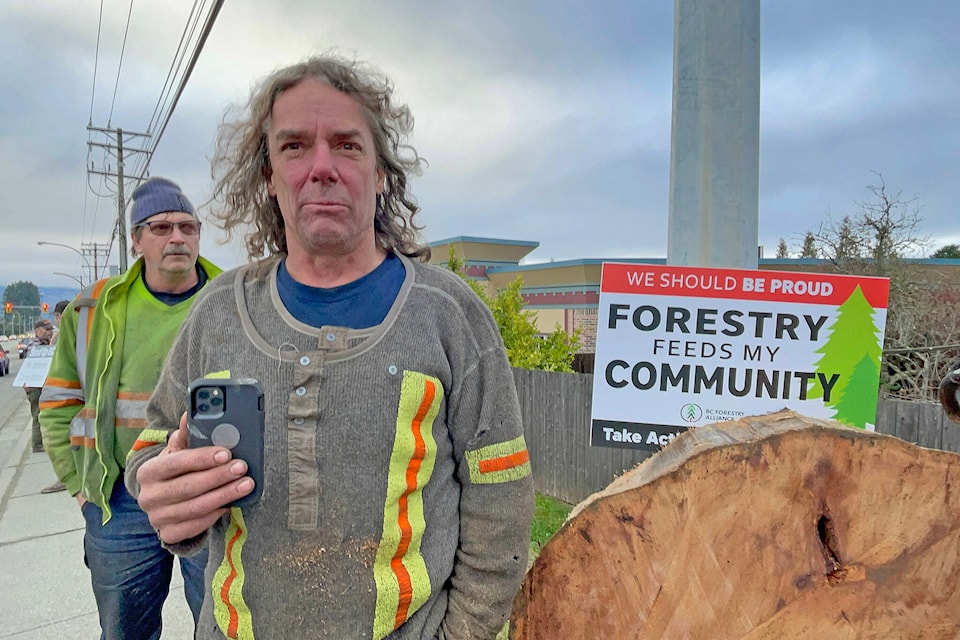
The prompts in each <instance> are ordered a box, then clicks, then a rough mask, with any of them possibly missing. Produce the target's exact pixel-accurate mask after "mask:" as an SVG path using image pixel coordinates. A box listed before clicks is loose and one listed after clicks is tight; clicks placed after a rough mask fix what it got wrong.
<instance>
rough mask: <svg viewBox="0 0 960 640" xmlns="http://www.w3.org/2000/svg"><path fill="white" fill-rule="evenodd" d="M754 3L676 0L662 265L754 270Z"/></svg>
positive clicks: (757, 138)
mask: <svg viewBox="0 0 960 640" xmlns="http://www.w3.org/2000/svg"><path fill="white" fill-rule="evenodd" d="M759 190H760V0H675V9H674V50H673V122H672V136H671V142H670V218H669V227H668V233H667V263H668V264H671V265H690V266H701V267H728V268H742V269H756V268H757V257H758V256H757V253H758V251H757V238H758V234H757V227H758V217H759V215H758V200H759Z"/></svg>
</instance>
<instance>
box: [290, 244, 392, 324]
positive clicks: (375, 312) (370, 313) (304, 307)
mask: <svg viewBox="0 0 960 640" xmlns="http://www.w3.org/2000/svg"><path fill="white" fill-rule="evenodd" d="M405 277H406V269H404V268H403V263H402V262H400V259H399V258H397V257H396V256H395V255H394V254H392V253H388V254H387V257H386V258H385V259H384V260H383V262H381V263H380V265H379V266H378V267H377V268H376V269H374V270H373V271H371V272H370V273H368V274H367V275H365V276H363V277H362V278H359V279H358V280H354V281H353V282H349V283H347V284H345V285H341V286H339V287H333V288H330V289H324V288H321V287H310V286H307V285H305V284H301V283H299V282H297V281H296V280H294V279H293V277H292V276H291V275H290V272H288V271H287V265H286V260H284V261H283V262H281V263H280V268H279V269H278V271H277V289H278V290H279V292H280V300H281V301H282V302H283V306H285V307H286V308H287V311H289V312H290V315H292V316H293V317H294V318H296V319H297V320H299V321H300V322H302V323H304V324H308V325H310V326H311V327H322V326H324V325H326V326H333V327H347V328H349V329H366V328H368V327H375V326H376V325H378V324H380V323H381V322H383V319H384V318H386V317H387V313H388V312H389V311H390V307H391V306H393V302H394V300H396V299H397V295H398V294H399V293H400V287H401V286H402V285H403V279H404V278H405Z"/></svg>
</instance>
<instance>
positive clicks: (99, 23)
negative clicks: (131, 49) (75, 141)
mask: <svg viewBox="0 0 960 640" xmlns="http://www.w3.org/2000/svg"><path fill="white" fill-rule="evenodd" d="M102 31H103V0H100V14H99V16H98V18H97V47H96V49H95V50H94V54H93V86H91V88H90V118H89V120H87V127H88V129H87V159H86V163H87V164H89V163H90V150H91V149H92V147H91V146H90V143H91V142H92V141H93V134H92V132H91V131H90V129H89V127H92V126H93V104H94V98H96V95H97V68H98V66H99V63H100V34H101V32H102ZM89 175H90V174H89V173H88V174H87V182H88V183H89ZM89 196H90V189H89V184H88V188H87V189H84V191H83V217H82V218H81V222H80V241H81V242H83V234H84V232H85V231H86V228H87V204H88V202H89ZM99 202H100V199H99V198H97V209H99V208H100V207H99ZM95 224H96V213H94V224H92V225H91V229H90V237H91V238H92V237H93V226H94V225H95Z"/></svg>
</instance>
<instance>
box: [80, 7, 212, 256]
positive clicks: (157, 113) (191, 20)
mask: <svg viewBox="0 0 960 640" xmlns="http://www.w3.org/2000/svg"><path fill="white" fill-rule="evenodd" d="M133 2H134V0H130V8H129V11H128V14H127V24H126V27H125V29H124V35H123V45H122V47H121V52H120V61H119V65H118V68H117V79H116V84H115V85H114V91H113V98H112V100H111V104H110V116H109V118H108V121H107V128H108V129H109V128H112V120H113V111H114V107H115V105H116V98H117V91H118V87H119V84H120V71H121V69H122V65H123V53H124V51H125V49H126V42H127V35H128V32H129V28H130V19H131V15H132V13H133ZM223 2H224V0H214V2H213V5H212V6H211V7H210V9H209V11H208V12H207V15H206V18H205V19H204V21H203V27H202V29H201V32H200V35H199V37H198V39H197V42H196V44H195V45H194V47H193V50H192V52H191V53H190V55H189V61H188V62H187V65H186V68H185V70H184V71H183V73H182V75H181V77H180V79H179V81H178V82H177V83H176V84H177V87H176V90H175V91H174V92H173V94H172V95H173V98H172V100H171V99H170V96H171V89H172V87H173V85H174V79H175V78H176V77H177V75H178V74H180V73H181V70H183V69H184V66H183V65H184V59H186V57H187V55H186V52H187V48H188V47H187V46H186V45H188V44H189V42H190V41H192V40H193V37H194V34H195V33H196V29H197V25H199V24H200V16H201V15H203V8H204V7H205V6H206V4H207V2H206V0H202V2H201V0H194V3H193V7H192V8H191V10H190V15H189V16H188V17H187V22H186V24H185V26H184V31H183V34H182V35H181V38H180V43H179V44H178V46H177V51H176V53H175V54H174V58H173V61H172V62H171V66H170V70H169V71H168V73H167V78H166V80H165V81H164V84H163V88H162V89H161V93H160V97H159V99H158V101H157V106H156V107H155V108H154V112H153V114H152V115H151V117H150V121H149V123H148V126H147V131H146V132H147V133H148V134H152V135H151V136H150V138H149V140H150V142H149V145H148V146H149V148H148V149H141V150H140V151H141V152H142V154H141V155H138V156H137V160H136V161H134V163H133V164H134V166H135V167H136V168H135V169H134V171H132V172H130V173H128V174H127V175H126V176H125V177H127V178H129V179H132V180H136V181H138V182H139V181H140V180H142V179H143V177H144V176H145V175H146V173H147V171H148V170H149V166H150V160H151V159H152V158H153V154H154V152H155V151H156V149H157V147H158V145H159V143H160V140H161V138H162V137H163V134H164V132H165V131H166V128H167V125H168V124H169V123H170V119H171V118H172V116H173V112H174V110H175V109H176V107H177V104H178V103H179V101H180V98H181V97H182V95H183V92H184V90H185V89H186V86H187V83H188V81H189V79H190V76H191V75H192V73H193V70H194V68H195V67H196V64H197V61H198V60H199V57H200V53H201V52H202V51H203V48H204V45H205V44H206V41H207V38H208V37H209V35H210V33H211V31H212V30H213V25H214V23H215V21H216V18H217V16H218V15H219V13H220V9H221V8H222V7H223ZM102 10H103V0H101V23H102ZM99 41H100V27H98V34H97V50H98V53H99ZM94 83H96V79H94ZM90 122H91V126H92V122H93V98H92V97H91V108H90ZM154 126H156V127H157V128H156V133H155V134H154V133H153V131H154ZM89 141H90V140H89V139H88V142H89ZM91 154H92V147H88V152H87V159H88V164H89V158H90V155H91ZM107 158H108V151H107V149H104V156H103V162H104V166H106V162H107ZM141 158H142V160H141ZM88 169H89V167H88ZM90 174H91V172H90V171H88V172H87V176H88V177H87V186H88V189H89V190H90V192H91V193H94V194H95V195H97V196H98V200H97V204H98V209H99V198H106V197H116V196H115V195H114V194H112V193H111V194H101V193H99V192H98V191H97V190H96V189H95V188H94V186H93V184H91V181H90ZM105 183H106V180H105V176H103V175H101V180H100V189H102V188H103V187H104V186H105ZM94 217H95V218H96V215H95V216H94ZM118 232H119V220H115V221H114V224H113V228H112V231H111V233H110V240H109V242H108V244H107V250H106V251H107V253H106V260H105V262H104V264H105V265H106V264H108V263H109V257H110V254H111V253H112V252H113V247H114V242H115V241H116V240H117V234H118ZM91 235H92V231H91Z"/></svg>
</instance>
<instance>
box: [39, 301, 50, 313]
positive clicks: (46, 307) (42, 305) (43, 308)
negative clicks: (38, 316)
mask: <svg viewBox="0 0 960 640" xmlns="http://www.w3.org/2000/svg"><path fill="white" fill-rule="evenodd" d="M49 308H50V305H48V304H47V303H46V302H44V303H43V304H41V305H40V310H41V311H43V312H44V313H46V312H47V309H49Z"/></svg>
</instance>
